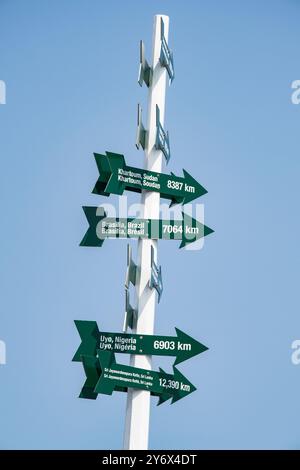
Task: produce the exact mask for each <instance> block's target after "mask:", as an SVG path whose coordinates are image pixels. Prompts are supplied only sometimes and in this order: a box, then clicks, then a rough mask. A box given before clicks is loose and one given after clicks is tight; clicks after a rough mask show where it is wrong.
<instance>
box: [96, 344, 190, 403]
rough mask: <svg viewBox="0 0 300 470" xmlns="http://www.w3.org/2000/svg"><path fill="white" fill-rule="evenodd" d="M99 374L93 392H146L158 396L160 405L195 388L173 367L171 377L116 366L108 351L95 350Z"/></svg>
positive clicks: (164, 373) (107, 393)
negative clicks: (130, 389)
mask: <svg viewBox="0 0 300 470" xmlns="http://www.w3.org/2000/svg"><path fill="white" fill-rule="evenodd" d="M97 353H98V359H99V362H100V368H101V375H100V378H99V381H98V383H97V385H96V387H95V389H94V392H95V393H102V394H105V395H112V393H113V391H114V390H118V389H120V387H122V388H123V387H126V389H128V388H138V389H141V390H148V391H149V392H151V393H152V395H157V396H159V397H160V400H159V403H158V404H160V403H163V402H164V401H166V400H168V399H169V398H172V403H175V402H176V401H178V400H180V399H181V398H183V397H185V396H187V395H189V394H190V393H192V392H194V391H195V390H196V387H195V386H194V385H193V384H192V383H191V382H189V380H188V379H187V378H186V377H184V375H182V374H181V372H179V370H178V369H177V368H176V367H175V366H173V374H167V373H166V372H164V371H163V370H162V369H160V370H159V372H156V371H152V370H147V369H139V368H137V367H132V366H126V365H124V364H117V363H116V359H115V355H114V353H112V352H109V351H100V350H98V351H97Z"/></svg>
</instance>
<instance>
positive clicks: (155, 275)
mask: <svg viewBox="0 0 300 470" xmlns="http://www.w3.org/2000/svg"><path fill="white" fill-rule="evenodd" d="M149 287H150V289H155V290H156V292H157V294H158V303H159V302H160V298H161V295H162V293H163V289H164V287H163V282H162V275H161V266H159V267H158V266H157V264H156V263H155V261H154V249H153V246H151V278H150V281H149Z"/></svg>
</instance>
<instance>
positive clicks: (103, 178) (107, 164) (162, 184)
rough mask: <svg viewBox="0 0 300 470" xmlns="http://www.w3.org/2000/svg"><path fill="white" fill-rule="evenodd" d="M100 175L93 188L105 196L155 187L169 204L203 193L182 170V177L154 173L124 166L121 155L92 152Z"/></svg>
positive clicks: (204, 191) (198, 185) (95, 191)
mask: <svg viewBox="0 0 300 470" xmlns="http://www.w3.org/2000/svg"><path fill="white" fill-rule="evenodd" d="M94 156H95V159H96V163H97V167H98V170H99V173H100V177H99V179H98V181H97V183H96V185H95V187H94V189H93V193H94V194H100V195H103V196H109V195H110V194H119V195H121V194H123V192H124V190H125V189H126V190H129V191H135V192H141V191H142V190H146V191H156V192H159V193H160V195H161V197H163V198H165V199H170V200H171V205H173V204H179V203H180V204H187V203H188V202H191V201H193V200H194V199H197V198H198V197H200V196H203V195H204V194H206V193H207V191H206V189H205V188H203V186H201V184H199V183H198V182H197V181H196V180H195V179H194V178H193V177H192V176H191V175H190V174H189V173H188V172H187V171H186V170H183V177H178V176H175V175H174V174H173V173H171V174H170V175H166V174H164V173H155V172H153V171H148V170H144V169H140V168H135V167H132V166H127V165H126V163H125V159H124V155H120V154H118V153H112V152H106V155H101V154H98V153H94Z"/></svg>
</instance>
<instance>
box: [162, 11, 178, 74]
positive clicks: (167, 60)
mask: <svg viewBox="0 0 300 470" xmlns="http://www.w3.org/2000/svg"><path fill="white" fill-rule="evenodd" d="M160 21H161V22H160V25H161V49H160V56H159V61H160V63H161V66H162V67H166V69H167V72H168V75H169V79H170V80H169V81H170V83H172V82H173V80H174V78H175V71H174V59H173V53H172V52H171V51H170V49H169V46H168V43H167V41H166V38H165V25H164V22H163V19H162V18H161V20H160Z"/></svg>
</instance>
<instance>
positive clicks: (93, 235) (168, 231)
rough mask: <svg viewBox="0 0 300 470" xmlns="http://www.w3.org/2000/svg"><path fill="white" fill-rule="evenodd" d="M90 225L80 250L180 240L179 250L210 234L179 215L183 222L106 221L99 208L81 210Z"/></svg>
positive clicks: (157, 220) (149, 220) (146, 220)
mask: <svg viewBox="0 0 300 470" xmlns="http://www.w3.org/2000/svg"><path fill="white" fill-rule="evenodd" d="M83 210H84V213H85V215H86V218H87V220H88V222H89V224H90V226H89V228H88V230H87V232H86V234H85V236H84V237H83V239H82V241H81V243H80V245H81V246H102V244H103V242H104V240H105V239H106V238H149V239H154V240H156V239H167V240H182V241H181V244H180V246H179V248H182V247H183V246H185V245H187V244H188V243H192V242H195V241H196V240H198V239H200V238H202V237H205V236H206V235H209V234H210V233H213V230H212V229H211V228H209V227H207V226H206V225H203V224H201V222H198V221H197V220H196V219H193V218H192V217H190V216H189V215H187V214H185V213H182V216H183V218H182V220H160V219H136V218H130V219H125V218H124V219H121V218H119V217H116V218H113V217H107V216H106V214H105V212H104V210H103V208H102V207H87V206H85V207H83Z"/></svg>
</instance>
